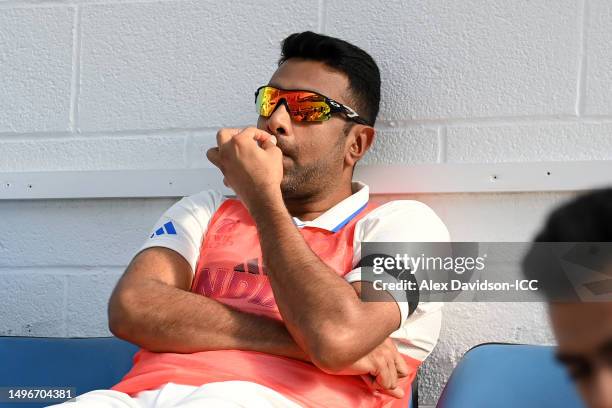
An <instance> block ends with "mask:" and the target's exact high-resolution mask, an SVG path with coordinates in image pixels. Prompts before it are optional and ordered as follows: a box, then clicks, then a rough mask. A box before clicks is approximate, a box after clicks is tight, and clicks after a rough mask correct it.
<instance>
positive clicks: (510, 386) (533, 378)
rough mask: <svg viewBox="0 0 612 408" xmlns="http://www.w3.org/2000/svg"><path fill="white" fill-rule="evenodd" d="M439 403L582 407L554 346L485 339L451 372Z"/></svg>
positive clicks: (452, 407)
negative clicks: (558, 361) (486, 342)
mask: <svg viewBox="0 0 612 408" xmlns="http://www.w3.org/2000/svg"><path fill="white" fill-rule="evenodd" d="M437 407H438V408H465V407H470V408H490V407H495V408H511V407H512V408H516V407H522V408H532V407H533V408H536V407H537V408H564V407H567V408H583V407H584V405H583V404H582V402H581V401H580V399H579V397H578V394H577V392H576V390H575V387H574V385H573V384H572V382H571V381H570V379H569V377H568V375H567V373H566V371H565V369H564V368H563V367H562V366H561V365H560V364H559V363H557V361H556V360H555V357H554V347H551V346H534V345H518V344H483V345H480V346H476V347H475V348H473V349H471V350H470V351H468V352H467V353H466V354H465V355H464V356H463V358H462V359H461V361H460V362H459V364H458V365H457V367H455V370H454V371H453V373H452V375H451V377H450V379H449V380H448V383H447V384H446V387H445V388H444V391H443V393H442V396H441V397H440V400H439V401H438V405H437Z"/></svg>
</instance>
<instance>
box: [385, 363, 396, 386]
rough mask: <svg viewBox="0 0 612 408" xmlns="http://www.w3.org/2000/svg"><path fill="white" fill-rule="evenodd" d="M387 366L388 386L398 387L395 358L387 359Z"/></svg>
mask: <svg viewBox="0 0 612 408" xmlns="http://www.w3.org/2000/svg"><path fill="white" fill-rule="evenodd" d="M387 367H388V369H389V386H388V387H387V388H395V387H397V369H396V368H395V361H394V360H393V359H389V360H387Z"/></svg>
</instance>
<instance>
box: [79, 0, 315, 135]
mask: <svg viewBox="0 0 612 408" xmlns="http://www.w3.org/2000/svg"><path fill="white" fill-rule="evenodd" d="M178 5H180V7H179V6H178ZM317 14H318V12H317V7H316V6H315V7H313V5H312V4H311V3H291V2H284V3H283V2H281V3H278V2H272V1H266V2H257V3H252V4H246V3H228V4H227V5H224V6H223V7H218V5H217V3H215V2H212V1H208V2H204V1H202V2H200V1H183V2H155V3H134V4H110V5H91V6H84V7H83V17H82V19H83V20H82V30H83V35H82V65H81V86H82V87H81V92H80V101H79V127H80V128H81V129H83V130H105V129H112V130H116V129H136V128H137V129H152V128H163V129H166V128H193V127H211V126H222V125H240V124H254V123H255V121H256V119H257V116H256V115H255V110H254V105H253V104H254V97H253V92H254V91H255V89H256V88H257V86H258V85H261V84H263V83H266V82H267V81H268V79H269V77H270V75H271V74H272V73H273V72H274V70H275V67H276V61H277V60H278V57H279V53H280V41H281V40H282V39H283V38H284V37H285V36H286V35H288V34H290V33H292V32H295V31H302V30H306V29H316V25H317Z"/></svg>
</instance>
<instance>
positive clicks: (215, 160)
mask: <svg viewBox="0 0 612 408" xmlns="http://www.w3.org/2000/svg"><path fill="white" fill-rule="evenodd" d="M206 158H208V161H210V162H211V163H212V164H214V165H215V166H217V167H219V169H221V154H220V152H219V148H218V147H212V148H210V149H208V150H207V151H206Z"/></svg>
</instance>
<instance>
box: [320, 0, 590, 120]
mask: <svg viewBox="0 0 612 408" xmlns="http://www.w3.org/2000/svg"><path fill="white" fill-rule="evenodd" d="M326 4H327V7H328V10H327V20H326V27H327V31H328V32H329V33H330V34H331V35H338V36H341V37H342V38H344V39H346V40H348V41H351V42H353V43H355V44H357V45H359V46H361V47H363V48H364V49H365V50H366V51H369V52H370V53H371V54H372V55H373V56H374V58H375V59H376V61H378V63H379V65H380V68H381V71H382V82H383V92H382V106H381V119H386V120H391V119H406V120H409V119H436V118H464V117H498V116H518V115H550V114H573V113H574V111H575V101H576V78H577V70H578V58H579V57H578V53H579V45H580V44H579V36H578V32H579V31H578V29H579V21H578V16H579V7H580V4H579V2H576V1H573V0H561V1H557V2H555V3H554V7H551V4H550V3H548V2H526V3H521V5H520V6H517V4H516V3H514V2H508V1H502V0H494V1H486V2H483V1H479V0H469V1H460V2H448V1H442V0H437V1H430V0H419V1H411V2H401V1H391V2H386V3H385V6H384V7H380V5H379V4H378V3H375V2H371V1H367V0H359V1H355V2H352V3H351V7H345V5H344V4H343V3H341V2H328V3H326Z"/></svg>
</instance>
